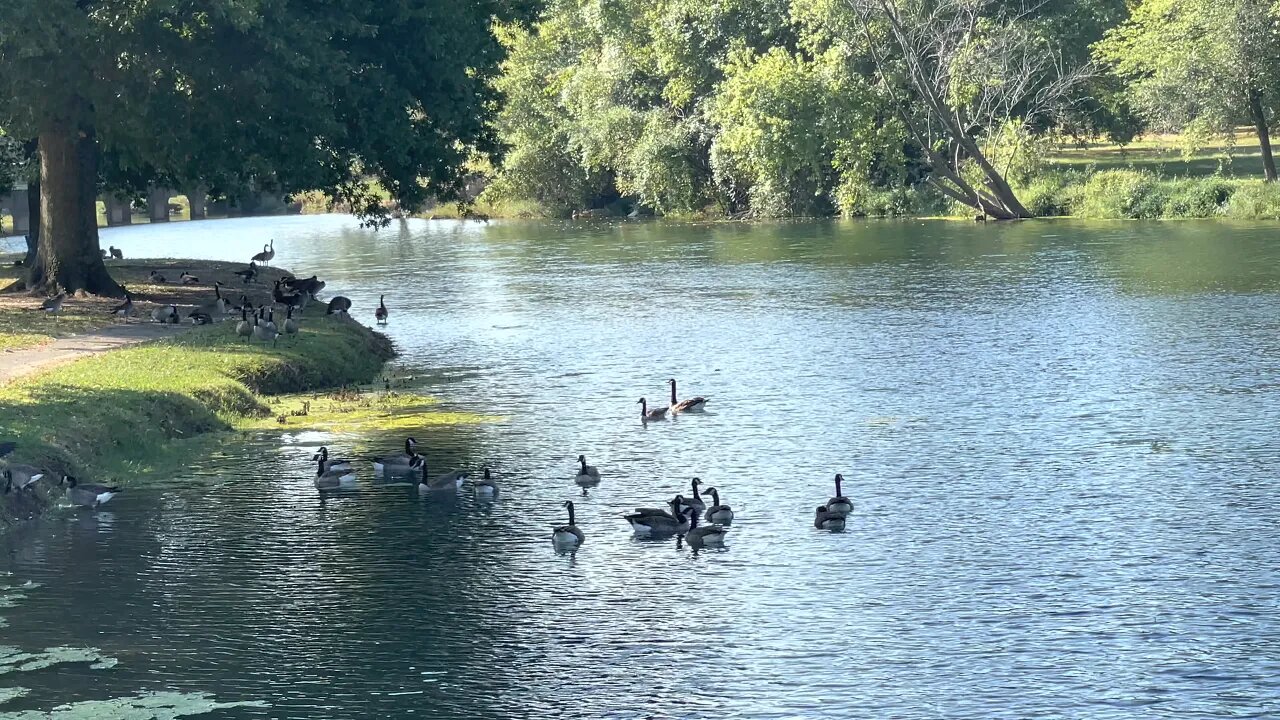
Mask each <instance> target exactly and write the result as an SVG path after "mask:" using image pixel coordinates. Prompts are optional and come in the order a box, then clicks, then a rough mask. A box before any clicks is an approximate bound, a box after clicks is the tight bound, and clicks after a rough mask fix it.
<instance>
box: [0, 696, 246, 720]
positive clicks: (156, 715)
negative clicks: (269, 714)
mask: <svg viewBox="0 0 1280 720" xmlns="http://www.w3.org/2000/svg"><path fill="white" fill-rule="evenodd" d="M2 692H4V691H3V690H0V693H2ZM238 707H258V708H265V707H271V705H270V703H265V702H261V701H248V702H230V703H220V702H216V701H215V700H214V699H213V696H212V695H210V694H209V693H204V692H193V693H180V692H154V693H139V694H138V695H135V696H133V697H123V698H115V699H113V700H86V701H84V702H77V703H68V704H66V705H58V706H57V707H55V708H53V709H52V710H50V711H48V712H45V711H43V710H24V711H22V712H0V720H95V719H96V720H103V719H104V718H110V720H174V718H180V717H187V716H190V715H203V714H205V713H210V712H214V711H215V710H225V709H228V708H238Z"/></svg>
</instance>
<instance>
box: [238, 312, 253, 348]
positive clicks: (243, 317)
mask: <svg viewBox="0 0 1280 720" xmlns="http://www.w3.org/2000/svg"><path fill="white" fill-rule="evenodd" d="M254 319H255V320H256V319H257V317H256V316H255V317H254ZM236 335H239V336H240V337H242V338H244V339H245V342H248V341H249V337H250V336H252V335H253V323H251V322H249V308H248V307H245V306H241V308H240V322H238V323H236Z"/></svg>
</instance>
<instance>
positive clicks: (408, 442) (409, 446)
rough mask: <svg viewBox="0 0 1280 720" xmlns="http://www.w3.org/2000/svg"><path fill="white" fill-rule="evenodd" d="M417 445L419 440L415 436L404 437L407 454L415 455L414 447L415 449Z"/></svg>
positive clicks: (405, 452)
mask: <svg viewBox="0 0 1280 720" xmlns="http://www.w3.org/2000/svg"><path fill="white" fill-rule="evenodd" d="M417 446H418V441H417V440H414V439H413V438H411V437H407V438H405V439H404V454H405V455H413V454H414V452H413V449H414V448H415V447H417Z"/></svg>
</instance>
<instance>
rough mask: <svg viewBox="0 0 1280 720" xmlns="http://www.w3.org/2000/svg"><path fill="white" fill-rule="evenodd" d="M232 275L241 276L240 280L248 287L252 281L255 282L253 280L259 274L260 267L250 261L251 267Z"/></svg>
mask: <svg viewBox="0 0 1280 720" xmlns="http://www.w3.org/2000/svg"><path fill="white" fill-rule="evenodd" d="M232 274H233V275H239V276H240V279H241V280H243V281H244V284H245V285H248V284H249V283H250V282H252V281H253V278H254V277H255V276H257V274H258V266H257V265H255V264H254V263H253V261H250V262H249V267H247V268H245V269H244V270H237V271H235V272H234V273H232Z"/></svg>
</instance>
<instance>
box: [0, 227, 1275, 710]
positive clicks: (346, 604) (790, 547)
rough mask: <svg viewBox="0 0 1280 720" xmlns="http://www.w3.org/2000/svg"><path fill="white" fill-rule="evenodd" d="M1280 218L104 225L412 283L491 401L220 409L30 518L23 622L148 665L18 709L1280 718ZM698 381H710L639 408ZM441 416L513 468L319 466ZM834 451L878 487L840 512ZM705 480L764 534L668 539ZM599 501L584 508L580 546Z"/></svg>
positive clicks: (458, 386) (15, 704) (153, 250)
mask: <svg viewBox="0 0 1280 720" xmlns="http://www.w3.org/2000/svg"><path fill="white" fill-rule="evenodd" d="M1277 230H1280V226H1271V225H1247V226H1246V225H1230V224H1224V223H1177V224H1173V223H1151V224H1143V223H1115V224H1093V225H1089V224H1081V223H1068V222H1026V223H1020V224H1008V225H994V224H992V225H985V226H978V225H974V224H966V223H946V222H920V221H913V222H900V223H857V222H849V223H839V222H812V223H810V222H794V223H780V224H763V225H739V224H709V225H699V224H674V223H670V224H668V223H621V224H603V223H602V224H574V223H568V222H565V223H551V222H549V223H517V222H494V223H493V224H490V225H487V226H486V225H480V224H477V223H457V222H453V221H410V222H408V223H404V224H393V225H392V226H391V227H389V228H387V229H384V230H381V231H378V232H372V231H367V230H361V229H359V228H358V227H357V225H356V224H355V222H354V221H353V220H351V219H350V218H346V217H340V216H322V217H292V218H265V219H264V218H255V219H243V220H228V221H208V222H196V223H182V224H177V223H175V224H173V225H156V226H145V227H135V228H127V229H117V230H110V231H105V232H104V234H103V245H104V246H105V245H107V244H115V245H116V246H118V247H122V248H123V249H124V251H125V253H126V257H147V256H186V257H191V256H199V257H209V258H216V259H244V258H247V257H248V256H249V255H251V254H252V253H253V252H256V250H257V249H259V246H260V245H261V244H262V243H265V242H267V241H268V240H269V239H271V238H274V239H275V241H276V243H275V247H276V250H277V257H276V260H275V264H278V265H280V266H283V267H288V268H292V269H294V270H296V271H298V272H299V273H305V274H311V273H312V272H315V273H318V274H319V275H320V276H321V277H322V278H325V279H327V280H328V283H329V285H328V291H329V292H331V293H332V292H340V293H342V294H344V295H347V296H349V297H351V298H352V300H353V301H354V302H355V308H354V312H355V314H356V315H357V316H358V317H360V318H361V319H363V320H365V321H366V322H370V323H371V322H372V320H373V315H372V313H373V308H374V307H375V306H376V305H377V302H378V297H379V295H382V294H385V295H386V302H387V305H388V306H389V307H390V309H391V321H390V325H389V327H388V328H387V333H388V334H389V335H390V336H391V337H392V338H393V339H394V340H395V342H396V344H397V346H398V347H399V349H400V351H401V357H400V358H399V360H398V361H397V363H396V365H395V367H394V368H392V371H391V374H392V375H393V376H394V377H395V378H396V383H397V388H398V389H397V392H401V393H421V394H424V395H429V396H431V397H433V398H436V399H438V400H439V403H440V404H439V407H440V408H442V409H448V410H454V411H458V413H459V414H458V415H457V416H456V417H459V418H468V417H476V418H477V419H476V421H475V422H460V423H458V424H444V425H441V424H427V423H426V422H425V421H424V423H423V424H422V425H421V426H419V427H412V423H410V426H411V427H410V429H409V430H408V431H406V430H405V429H403V428H402V427H400V425H402V424H403V423H400V424H398V425H397V427H395V428H393V429H388V430H387V431H386V432H379V433H366V434H360V435H344V434H328V433H317V432H293V431H289V430H288V429H287V428H286V429H283V430H281V431H279V432H272V433H258V434H251V435H234V436H227V437H221V438H218V439H217V440H216V441H211V442H195V443H192V451H191V457H190V461H189V464H188V469H187V470H186V471H185V472H183V473H180V474H178V476H164V477H155V476H149V475H143V476H141V477H139V478H137V479H136V480H135V481H134V483H133V484H132V485H131V486H130V489H129V491H128V492H126V493H124V494H122V495H121V496H120V497H118V498H116V499H115V500H113V501H112V502H111V504H110V505H109V506H107V507H106V508H104V509H103V510H101V511H99V512H97V513H89V512H83V513H78V514H75V513H73V514H70V515H65V516H58V517H54V518H50V519H49V520H46V521H42V522H40V523H36V524H32V525H29V526H26V527H24V528H22V529H21V530H20V531H18V532H15V533H12V534H10V535H9V536H8V537H5V538H0V550H2V551H3V552H0V575H2V573H3V572H9V573H12V575H11V576H10V577H7V578H6V577H3V576H0V587H3V586H5V585H6V584H7V585H9V586H10V587H11V588H13V589H11V590H10V591H8V592H9V593H10V594H11V595H14V596H20V597H17V599H14V600H12V601H10V602H8V603H7V604H8V605H10V606H11V607H4V604H6V603H3V601H0V617H3V618H4V622H5V623H7V626H6V627H3V628H2V629H0V646H14V647H17V648H20V649H22V650H24V651H42V650H43V649H44V648H51V647H71V648H92V649H94V651H95V652H96V653H98V654H100V655H101V656H102V657H103V658H109V659H110V662H107V663H105V664H106V665H111V664H114V667H98V668H92V667H91V666H90V665H89V664H87V663H86V662H83V661H81V662H74V663H66V664H59V665H56V666H54V667H53V668H47V669H43V670H31V671H25V672H12V673H6V674H3V676H2V677H0V697H3V693H4V692H5V691H4V690H3V689H2V688H4V687H8V686H13V687H23V688H26V689H27V690H28V692H27V694H26V695H25V696H24V697H20V698H17V699H13V700H10V701H9V702H7V703H5V704H0V718H4V717H6V715H5V714H4V711H9V712H12V713H18V712H20V711H23V710H34V709H44V710H47V709H49V708H51V707H53V706H54V705H56V704H59V703H84V702H88V701H95V700H105V699H111V698H121V697H132V696H135V695H138V694H139V693H150V692H170V693H185V694H194V693H205V694H206V695H200V696H193V697H199V698H206V699H209V700H208V703H207V704H208V707H207V708H203V709H212V711H211V712H210V713H209V714H208V715H207V717H211V718H267V717H272V718H385V717H408V716H421V717H430V718H468V719H478V718H526V717H535V716H552V717H584V718H587V717H590V718H602V717H603V718H655V717H657V718H686V717H688V718H692V717H713V716H714V717H733V718H850V717H878V718H880V717H882V718H889V717H892V718H937V717H957V718H959V717H971V718H995V717H1008V718H1025V717H1064V718H1131V717H1153V718H1156V717H1158V718H1163V717H1196V718H1204V717H1242V716H1274V715H1276V714H1277V713H1280V701H1278V700H1277V698H1280V613H1278V612H1277V610H1278V608H1277V605H1278V604H1280V601H1278V598H1280V592H1278V591H1280V503H1277V502H1276V497H1277V494H1278V493H1280V473H1278V472H1277V469H1280V436H1278V431H1277V428H1278V427H1280V294H1278V293H1277V290H1278V289H1280V243H1276V242H1275V239H1276V237H1277ZM673 377H674V378H678V379H679V380H680V390H681V395H692V394H700V395H706V396H709V397H710V398H711V402H710V403H709V405H708V412H706V413H705V414H704V415H701V416H692V415H689V416H680V417H678V418H676V419H674V420H665V421H661V422H654V423H649V424H647V425H646V424H643V423H641V422H640V418H639V411H638V405H637V404H636V401H637V399H638V398H639V397H641V396H645V397H647V398H649V399H653V400H661V399H662V398H663V397H664V396H666V394H667V393H668V392H669V391H668V390H667V386H666V385H665V384H664V381H665V380H667V379H668V378H673ZM406 432H408V433H409V434H414V435H415V437H417V438H418V439H419V440H420V441H422V443H423V445H424V446H425V447H426V448H427V453H428V455H429V457H430V458H431V461H432V463H433V466H434V467H439V468H440V469H442V470H443V469H444V468H446V467H454V466H459V465H465V466H467V467H469V468H471V469H472V470H475V469H478V468H480V467H482V466H485V465H487V466H489V467H491V468H493V471H494V474H495V477H496V478H497V479H498V481H499V482H500V484H501V493H500V496H499V498H498V499H497V500H496V501H495V502H482V501H479V500H477V499H475V498H474V497H473V496H472V495H471V494H470V493H469V492H463V493H460V494H458V495H457V497H452V496H447V497H435V498H430V499H427V500H421V499H419V498H418V497H417V495H416V493H414V492H413V491H412V490H411V489H409V488H404V487H384V486H379V485H377V484H375V483H374V482H373V481H372V478H371V477H370V475H371V473H369V472H368V471H367V469H365V468H362V469H361V478H360V486H359V489H358V490H357V491H356V492H353V493H350V494H347V495H344V496H342V497H338V498H330V499H327V500H325V501H324V502H321V501H320V499H319V498H318V497H317V495H316V493H315V490H314V488H313V487H312V483H311V477H310V474H311V468H312V466H311V464H310V462H309V460H310V457H311V453H312V452H313V451H314V450H315V448H316V447H318V446H319V445H321V444H327V445H328V446H330V448H332V449H335V450H336V451H338V452H340V453H341V454H343V455H349V456H356V457H362V456H369V455H373V454H377V453H381V452H388V451H393V450H395V448H396V447H397V446H398V445H399V444H400V443H401V442H402V440H403V437H404V435H405V434H406ZM579 453H585V454H586V456H587V458H588V459H589V461H590V462H591V463H592V464H595V465H597V466H599V468H600V470H601V473H602V475H603V478H604V479H603V482H602V483H601V484H600V486H599V487H598V488H596V489H594V490H592V491H590V493H589V494H588V495H587V496H586V497H584V496H582V495H581V494H580V490H579V489H578V488H577V487H575V486H574V484H573V482H572V476H573V468H574V459H575V458H576V457H577V455H578V454H579ZM837 472H839V473H843V475H844V477H845V478H846V481H845V484H844V490H845V494H847V495H849V496H851V497H852V498H853V500H854V504H855V511H854V513H853V515H852V516H851V517H850V520H849V523H848V527H847V529H846V531H845V532H843V533H827V532H821V531H818V530H815V529H814V528H813V525H812V520H813V511H814V508H815V507H816V506H817V505H819V504H822V503H823V502H825V500H826V498H827V497H828V496H830V495H831V494H833V490H834V488H833V487H832V482H831V480H832V478H833V476H834V474H835V473H837ZM695 476H696V477H699V478H702V479H703V480H704V481H705V483H706V484H709V485H714V486H716V487H717V488H719V489H720V491H721V494H722V499H723V500H724V502H726V503H728V504H730V505H732V506H733V508H734V510H735V512H736V515H737V517H736V519H735V520H734V522H733V526H732V529H731V530H730V532H729V535H728V539H727V541H726V543H725V547H724V548H723V549H709V548H708V549H702V550H698V551H691V550H689V549H688V548H687V546H677V543H676V541H675V540H670V541H642V540H637V539H635V538H634V537H633V536H632V534H631V532H630V530H629V528H628V526H627V524H626V523H625V522H624V521H623V520H622V519H621V515H622V514H623V513H624V512H626V511H628V510H629V509H631V508H634V507H636V506H638V505H642V506H654V505H658V504H660V503H662V502H663V501H664V500H666V499H669V498H670V497H671V496H672V495H674V494H675V493H676V492H680V491H684V492H686V494H687V493H688V487H689V483H690V480H691V478H693V477H695ZM566 500H573V501H574V502H575V503H576V506H577V520H578V524H579V526H580V527H581V528H582V529H583V531H584V532H585V534H586V543H585V544H584V545H583V546H582V547H581V548H580V549H579V550H577V551H576V552H574V553H568V554H559V553H557V552H555V551H554V549H553V548H552V546H551V544H550V530H551V526H552V525H554V524H558V523H561V522H564V520H565V514H564V510H563V509H562V507H561V506H562V504H563V503H564V501H566ZM23 583H35V584H36V585H38V586H31V587H28V588H27V589H20V588H21V585H22V584H23ZM0 596H3V592H0ZM2 655H3V651H2V650H0V656H2ZM100 665H101V663H100ZM4 667H5V666H4V665H3V660H0V672H3V668H4ZM216 703H249V704H244V705H233V706H230V707H218V706H217V705H216ZM78 707H91V706H78ZM202 707H203V706H202ZM139 712H140V713H141V714H139V715H138V717H151V716H152V715H148V714H146V713H147V712H148V711H139ZM85 716H86V717H88V716H92V714H91V713H90V714H86V715H85ZM15 717H17V715H15ZM129 717H133V716H129Z"/></svg>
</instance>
